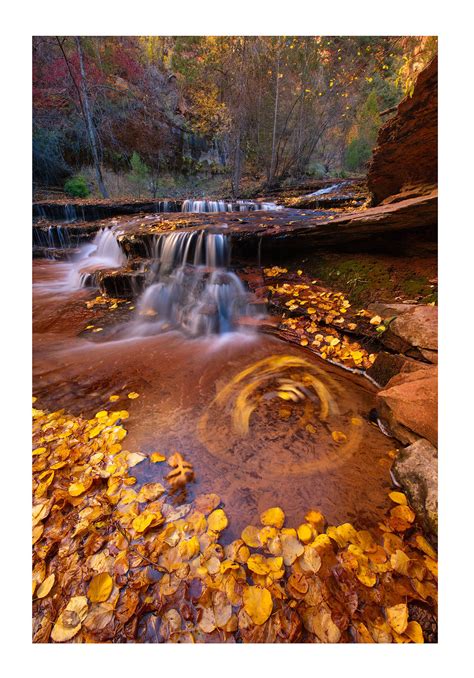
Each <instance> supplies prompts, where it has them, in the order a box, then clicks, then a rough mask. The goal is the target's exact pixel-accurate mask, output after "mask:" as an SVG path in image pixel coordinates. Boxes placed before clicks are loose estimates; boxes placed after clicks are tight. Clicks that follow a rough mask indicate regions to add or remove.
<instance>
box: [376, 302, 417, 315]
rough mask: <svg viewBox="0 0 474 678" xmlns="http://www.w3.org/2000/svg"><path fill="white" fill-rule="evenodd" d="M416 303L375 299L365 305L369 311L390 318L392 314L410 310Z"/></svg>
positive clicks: (400, 313)
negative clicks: (387, 301)
mask: <svg viewBox="0 0 474 678" xmlns="http://www.w3.org/2000/svg"><path fill="white" fill-rule="evenodd" d="M416 306H417V304H396V303H394V304H389V303H385V302H384V301H375V302H374V303H372V304H369V305H368V306H367V309H368V310H369V311H372V312H373V313H376V314H377V315H380V316H381V317H382V318H391V317H392V316H394V315H402V313H406V312H407V311H411V310H412V309H413V308H415V307H416Z"/></svg>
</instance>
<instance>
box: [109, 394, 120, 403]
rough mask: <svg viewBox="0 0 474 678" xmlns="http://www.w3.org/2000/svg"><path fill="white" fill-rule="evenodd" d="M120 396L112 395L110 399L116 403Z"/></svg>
mask: <svg viewBox="0 0 474 678" xmlns="http://www.w3.org/2000/svg"><path fill="white" fill-rule="evenodd" d="M119 398H120V396H118V395H111V396H110V398H109V400H110V402H111V403H115V402H116V401H117V400H118V399H119Z"/></svg>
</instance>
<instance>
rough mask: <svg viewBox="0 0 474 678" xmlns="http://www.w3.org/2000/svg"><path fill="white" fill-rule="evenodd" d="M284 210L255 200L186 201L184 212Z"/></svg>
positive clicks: (184, 202)
mask: <svg viewBox="0 0 474 678" xmlns="http://www.w3.org/2000/svg"><path fill="white" fill-rule="evenodd" d="M278 209H282V208H281V207H279V206H278V205H276V204H275V203H274V202H256V201H254V200H236V201H234V202H228V201H226V200H184V201H183V204H182V207H181V210H182V211H183V212H245V211H250V212H252V211H258V210H278Z"/></svg>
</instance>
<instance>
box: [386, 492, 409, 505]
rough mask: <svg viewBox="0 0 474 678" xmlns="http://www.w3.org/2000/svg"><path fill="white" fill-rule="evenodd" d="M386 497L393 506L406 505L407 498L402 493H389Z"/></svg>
mask: <svg viewBox="0 0 474 678" xmlns="http://www.w3.org/2000/svg"><path fill="white" fill-rule="evenodd" d="M388 496H389V497H390V499H391V500H392V501H393V502H395V504H402V505H404V506H406V505H407V498H406V497H405V495H404V494H403V492H390V494H389V495H388Z"/></svg>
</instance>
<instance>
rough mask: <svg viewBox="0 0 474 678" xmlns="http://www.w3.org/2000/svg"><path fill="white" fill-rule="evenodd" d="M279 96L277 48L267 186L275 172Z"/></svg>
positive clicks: (271, 181) (278, 58) (278, 57)
mask: <svg viewBox="0 0 474 678" xmlns="http://www.w3.org/2000/svg"><path fill="white" fill-rule="evenodd" d="M279 96H280V48H279V47H278V56H277V63H276V87H275V109H274V113H273V133H272V156H271V160H270V172H269V174H268V184H269V186H271V185H272V183H273V180H274V178H275V171H276V137H277V120H278V99H279Z"/></svg>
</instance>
